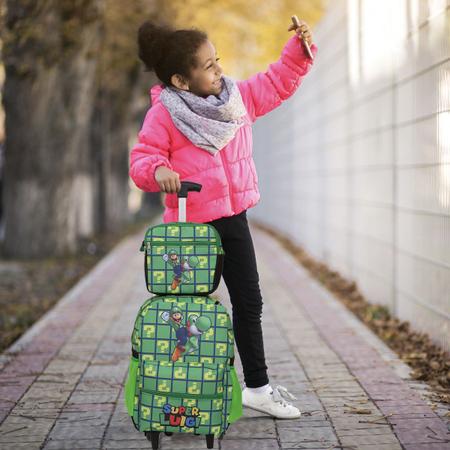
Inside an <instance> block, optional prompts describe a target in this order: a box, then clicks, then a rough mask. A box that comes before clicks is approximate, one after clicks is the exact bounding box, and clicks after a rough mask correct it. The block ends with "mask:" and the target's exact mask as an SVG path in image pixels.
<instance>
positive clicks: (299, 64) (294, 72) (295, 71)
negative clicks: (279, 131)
mask: <svg viewBox="0 0 450 450" xmlns="http://www.w3.org/2000/svg"><path fill="white" fill-rule="evenodd" d="M310 48H311V51H312V54H313V55H314V57H315V56H316V53H317V46H316V45H315V44H312V45H311V46H310ZM313 63H314V60H311V59H310V58H309V57H308V55H307V53H306V50H305V48H304V46H303V43H302V42H301V41H300V39H299V37H298V35H297V34H294V35H292V36H291V38H290V39H289V40H288V41H287V43H286V45H285V46H284V48H283V50H282V52H281V56H280V58H279V59H278V61H276V62H274V63H272V64H270V65H269V67H268V69H267V70H266V71H265V72H258V73H256V74H255V75H252V76H251V77H250V78H248V79H247V80H238V81H237V84H238V86H239V89H240V92H241V94H242V99H243V102H244V104H245V106H246V108H247V111H248V114H249V116H250V118H251V120H252V122H254V121H255V120H256V119H257V118H258V117H261V116H264V114H267V113H268V112H270V111H272V110H273V109H275V108H276V107H277V106H279V105H280V104H281V103H282V102H283V101H284V100H286V99H288V98H289V97H290V96H291V95H292V94H293V93H294V92H295V91H296V90H297V88H298V87H299V85H300V83H301V82H302V79H303V77H304V76H305V75H306V74H307V73H308V72H309V70H310V68H311V66H312V65H313Z"/></svg>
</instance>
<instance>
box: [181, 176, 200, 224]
mask: <svg viewBox="0 0 450 450" xmlns="http://www.w3.org/2000/svg"><path fill="white" fill-rule="evenodd" d="M201 190H202V185H201V184H198V183H193V182H192V181H182V182H181V189H180V192H178V193H177V195H178V222H186V199H187V196H188V193H189V191H196V192H200V191H201Z"/></svg>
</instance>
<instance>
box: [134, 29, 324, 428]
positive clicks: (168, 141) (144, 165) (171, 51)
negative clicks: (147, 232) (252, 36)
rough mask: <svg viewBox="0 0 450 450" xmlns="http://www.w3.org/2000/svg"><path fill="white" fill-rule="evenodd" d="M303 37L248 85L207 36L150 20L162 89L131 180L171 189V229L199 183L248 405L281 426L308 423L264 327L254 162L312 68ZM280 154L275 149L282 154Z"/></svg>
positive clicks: (202, 216)
mask: <svg viewBox="0 0 450 450" xmlns="http://www.w3.org/2000/svg"><path fill="white" fill-rule="evenodd" d="M291 30H295V34H294V35H292V36H291V38H290V39H289V40H288V41H287V43H286V44H285V46H284V48H283V50H282V52H281V56H280V58H279V60H278V61H276V62H275V63H273V64H270V65H269V67H268V69H267V71H266V72H260V73H257V74H255V75H253V76H252V77H250V78H249V79H247V80H242V81H237V80H234V79H233V78H231V77H229V76H226V75H224V74H223V72H222V68H221V67H220V65H219V63H218V61H219V58H218V57H217V53H216V49H215V47H214V45H213V44H212V42H211V41H209V40H208V36H207V34H206V33H204V32H203V31H200V30H197V29H195V28H191V29H182V30H173V29H171V28H170V27H169V26H167V25H163V26H156V25H154V24H152V23H150V22H145V23H143V24H142V25H141V26H140V28H139V31H138V45H139V57H140V59H141V60H142V61H143V62H144V64H145V66H146V68H147V69H148V70H153V71H154V72H155V73H156V75H157V77H158V79H159V80H160V81H161V82H162V83H161V84H157V85H156V86H154V87H153V88H152V89H151V90H150V94H151V100H152V107H151V108H150V109H149V110H148V112H147V114H146V116H145V119H144V123H143V125H142V128H141V130H140V132H139V134H138V143H137V144H136V145H135V146H134V147H133V149H132V150H131V155H130V176H131V178H132V179H133V181H134V182H135V184H136V185H137V186H138V187H139V188H140V189H142V190H144V191H147V192H158V191H162V192H165V193H166V194H167V195H166V198H165V210H164V214H163V220H164V223H167V222H176V221H177V220H178V199H177V194H176V193H177V192H178V191H179V190H180V187H181V186H180V180H187V181H193V182H197V183H200V184H201V185H202V189H201V191H200V192H191V193H190V194H189V196H188V198H187V203H186V208H187V212H186V220H187V221H188V222H198V223H209V224H212V225H214V226H215V227H216V228H217V230H218V231H219V234H220V236H221V239H222V245H223V248H224V251H225V260H224V267H223V278H224V281H225V284H226V286H227V289H228V292H229V294H230V300H231V304H232V307H233V308H232V309H233V310H232V319H233V329H234V334H235V341H236V345H237V349H238V352H239V355H240V358H241V362H242V367H243V372H244V382H245V383H244V384H245V386H244V389H243V391H242V404H243V405H244V406H246V407H249V408H252V409H255V410H257V411H261V412H264V413H267V414H269V415H271V416H273V417H276V418H278V419H293V418H297V417H300V414H301V413H300V411H299V410H298V408H296V407H295V406H294V405H292V404H291V403H289V402H288V401H287V400H286V399H285V398H283V395H284V396H285V397H287V398H295V397H293V396H292V395H291V394H290V393H289V392H288V391H287V390H286V388H284V387H283V386H276V388H274V389H272V387H271V386H270V384H269V378H268V375H267V366H266V363H265V357H264V344H263V333H262V329H261V314H262V305H263V302H262V297H261V293H260V289H259V284H258V283H259V276H258V271H257V266H256V258H255V251H254V247H253V242H252V237H251V235H250V231H249V226H248V222H247V216H246V213H247V209H249V208H251V207H253V206H255V205H256V204H257V203H258V201H259V198H260V195H259V191H258V177H257V174H256V169H255V165H254V162H253V158H252V129H251V125H252V123H254V122H255V120H256V119H257V118H258V117H261V116H264V115H265V114H267V113H268V112H270V111H272V110H273V109H274V108H276V107H277V106H279V105H280V104H281V103H282V102H283V101H284V100H286V99H287V98H289V97H290V96H291V95H292V94H294V92H295V91H296V89H297V88H298V86H299V85H300V83H301V81H302V79H303V77H304V76H305V75H306V74H307V73H308V71H309V70H310V67H311V65H312V63H313V60H311V59H310V58H309V57H308V56H307V54H306V52H305V49H304V47H303V44H302V42H301V40H300V39H299V37H300V35H301V34H303V36H304V37H305V38H306V40H307V41H308V43H309V44H310V46H311V51H312V53H313V55H315V54H316V53H317V47H316V45H314V44H312V45H311V43H312V36H311V33H310V31H309V28H308V25H307V24H306V23H305V22H302V23H301V24H300V26H299V27H298V28H296V27H295V26H294V25H291V26H290V27H289V29H288V31H291ZM275 150H276V149H274V151H275Z"/></svg>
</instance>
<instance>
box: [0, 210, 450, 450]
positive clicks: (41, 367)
mask: <svg viewBox="0 0 450 450" xmlns="http://www.w3.org/2000/svg"><path fill="white" fill-rule="evenodd" d="M159 220H161V219H160V218H159ZM252 232H253V236H254V241H255V246H256V249H257V258H258V269H259V273H260V278H261V288H262V293H263V298H264V314H263V322H264V325H263V327H264V338H265V343H266V357H267V362H268V366H269V376H270V379H271V383H272V384H273V385H276V384H281V385H283V386H285V387H287V388H288V389H289V390H290V391H291V392H292V393H294V395H296V396H297V398H298V400H296V401H294V403H295V404H297V405H298V406H299V407H300V408H301V410H302V411H303V416H302V417H301V418H300V419H298V420H288V421H283V420H273V419H272V418H270V417H269V416H267V415H264V414H260V413H258V412H255V411H251V410H245V409H244V417H243V418H242V419H240V420H239V421H238V422H237V423H235V424H233V425H232V426H231V427H230V428H229V430H228V432H227V434H226V436H225V438H224V440H223V441H222V442H221V443H220V448H223V449H243V450H251V449H254V448H255V449H256V448H257V449H258V450H265V449H316V450H318V449H328V450H331V449H336V450H338V449H344V450H347V449H348V450H397V449H398V450H400V449H406V450H440V449H450V432H449V428H448V423H446V421H445V420H444V419H443V417H444V414H445V412H446V411H445V410H444V409H443V408H441V409H438V410H435V411H433V410H432V409H431V408H430V407H429V405H428V404H427V403H428V402H427V396H426V387H425V385H423V384H422V383H418V382H413V381H411V380H409V379H408V377H407V374H408V367H407V366H405V365H404V364H403V363H402V362H401V361H399V360H398V359H397V358H396V357H395V355H394V354H393V353H392V352H391V351H390V350H389V349H388V348H387V347H386V346H385V345H384V344H383V343H382V342H381V341H380V340H379V339H378V338H377V337H376V336H374V335H373V334H372V333H371V332H370V331H369V330H368V329H367V328H366V327H365V326H364V325H363V324H362V323H361V322H359V321H358V320H357V319H356V318H355V317H354V316H353V315H352V314H351V313H349V312H348V311H347V310H346V309H345V307H343V306H342V305H341V304H340V303H339V302H338V301H337V300H335V299H334V298H333V297H332V296H331V295H330V294H329V293H328V292H327V291H325V290H324V289H323V288H322V287H321V286H320V285H319V284H318V283H317V282H315V281H314V280H312V279H311V278H310V277H309V276H308V274H307V272H306V271H305V270H304V269H303V268H302V267H300V266H299V265H297V264H296V263H295V262H294V260H293V259H292V257H291V256H290V255H288V254H287V253H286V252H285V251H284V250H283V249H282V247H281V246H280V245H279V244H278V243H277V242H276V241H274V240H273V239H272V238H271V237H269V236H268V235H266V234H264V233H262V232H261V231H259V230H257V229H256V228H254V227H253V229H252ZM141 241H142V235H137V236H134V237H132V238H128V239H126V240H125V241H123V242H122V243H121V244H120V245H119V246H118V247H117V248H116V249H115V250H114V251H113V252H112V253H111V254H110V255H109V256H108V257H107V258H105V259H104V260H103V261H101V262H100V263H99V264H98V265H97V266H96V267H95V268H94V270H92V271H91V272H90V274H89V275H88V276H87V277H85V278H84V279H83V280H82V281H81V282H80V283H79V284H78V285H77V286H76V287H74V289H72V290H71V291H70V292H69V293H68V294H67V295H66V296H65V297H64V298H63V299H62V300H61V301H60V302H59V303H58V305H56V307H55V308H53V309H52V310H51V311H50V312H49V313H48V314H46V315H45V316H44V317H43V318H42V319H41V320H40V321H39V322H37V323H36V324H35V325H34V326H33V327H32V328H31V329H30V330H29V331H28V333H26V334H25V335H24V336H23V337H22V338H21V339H20V340H19V341H17V342H16V344H15V345H13V347H11V348H10V349H9V351H8V352H6V353H5V354H4V355H2V357H1V359H0V371H1V372H0V421H1V422H2V423H1V426H0V448H2V449H5V450H6V449H27V450H33V449H45V450H50V449H54V450H63V449H70V450H76V449H149V448H151V445H150V443H149V442H148V441H147V440H146V439H145V437H144V435H143V433H138V432H136V431H135V429H134V427H133V426H132V424H131V421H130V419H129V417H128V416H127V415H126V412H125V407H124V401H123V384H124V381H125V378H126V373H127V368H128V360H129V355H130V333H131V329H132V325H133V322H134V319H135V316H136V313H137V310H138V308H139V306H140V304H141V303H142V302H143V301H144V300H145V299H146V298H148V297H149V296H150V294H149V293H148V292H147V291H146V290H145V284H144V274H143V261H142V253H140V252H139V251H138V249H139V246H140V243H141ZM213 295H214V296H219V297H220V298H221V299H222V301H223V302H224V303H225V304H226V305H227V307H228V308H229V310H230V311H231V306H230V303H229V299H228V295H227V291H226V288H225V285H224V283H223V281H222V283H221V285H220V288H219V290H218V291H217V292H215V293H214V294H213ZM236 356H237V359H236V366H237V369H238V373H239V376H240V379H241V380H242V368H241V366H240V361H239V358H238V353H237V351H236ZM361 408H363V409H365V410H368V411H370V414H358V413H357V410H358V409H361ZM437 413H438V414H437ZM160 448H161V449H162V450H168V449H194V448H195V449H200V448H206V442H205V440H204V439H201V438H199V437H198V436H187V435H174V436H172V437H167V436H162V444H161V447H160ZM215 448H219V442H218V441H217V440H216V442H215Z"/></svg>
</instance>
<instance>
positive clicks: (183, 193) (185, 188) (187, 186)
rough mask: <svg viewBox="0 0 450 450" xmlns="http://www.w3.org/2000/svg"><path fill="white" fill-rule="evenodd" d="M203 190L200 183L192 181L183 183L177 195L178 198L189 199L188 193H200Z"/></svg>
mask: <svg viewBox="0 0 450 450" xmlns="http://www.w3.org/2000/svg"><path fill="white" fill-rule="evenodd" d="M201 190H202V185H201V184H199V183H193V182H192V181H182V182H181V189H180V191H179V192H178V193H177V194H178V198H187V196H188V192H190V191H195V192H200V191H201Z"/></svg>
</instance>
